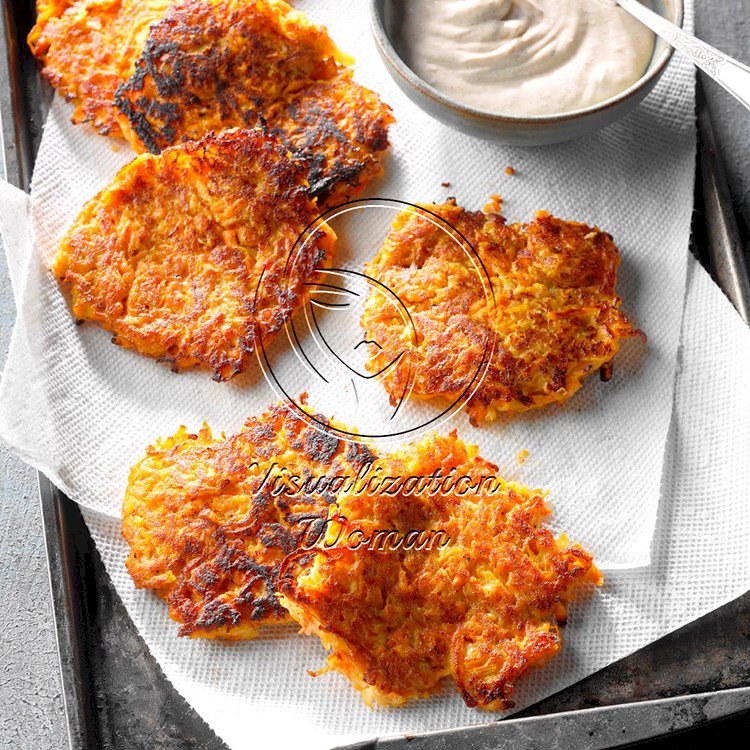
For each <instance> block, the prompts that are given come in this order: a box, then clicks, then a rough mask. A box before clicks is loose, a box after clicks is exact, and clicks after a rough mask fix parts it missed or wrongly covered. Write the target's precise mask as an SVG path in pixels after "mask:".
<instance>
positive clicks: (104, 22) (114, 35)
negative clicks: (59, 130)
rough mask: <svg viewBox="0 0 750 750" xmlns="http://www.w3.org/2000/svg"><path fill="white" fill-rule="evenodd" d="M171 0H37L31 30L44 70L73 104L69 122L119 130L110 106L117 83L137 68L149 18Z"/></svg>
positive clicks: (110, 132)
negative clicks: (73, 109)
mask: <svg viewBox="0 0 750 750" xmlns="http://www.w3.org/2000/svg"><path fill="white" fill-rule="evenodd" d="M169 4H170V0H37V21H36V25H35V26H34V28H33V29H32V30H31V32H30V33H29V37H28V42H29V46H30V47H31V50H32V52H33V53H34V55H36V57H38V58H39V59H40V60H41V61H42V63H43V68H42V73H43V74H44V75H45V76H46V77H47V78H48V79H49V81H50V83H51V84H52V85H53V86H54V87H55V88H56V89H58V91H59V92H60V93H61V94H62V95H63V96H64V97H65V98H66V99H67V100H68V101H72V102H74V104H75V111H74V113H73V122H76V123H82V122H90V123H91V125H92V126H93V127H94V128H96V129H97V130H98V131H99V132H100V133H102V134H103V135H115V136H117V135H122V133H121V131H120V127H119V125H118V123H117V119H118V117H121V115H120V112H119V110H118V109H117V107H115V105H114V97H115V92H116V91H117V88H118V86H120V85H121V84H122V83H124V82H125V81H127V80H128V79H129V78H130V76H131V75H132V74H133V71H134V69H135V61H136V60H137V59H138V56H139V55H140V54H141V51H142V49H143V45H144V43H145V41H146V37H147V36H148V29H149V26H150V25H151V23H153V22H154V21H156V20H157V19H159V18H161V17H162V15H163V14H164V11H165V10H166V9H167V7H168V6H169Z"/></svg>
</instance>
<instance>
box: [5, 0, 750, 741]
mask: <svg viewBox="0 0 750 750" xmlns="http://www.w3.org/2000/svg"><path fill="white" fill-rule="evenodd" d="M697 5H698V23H697V26H698V32H699V34H700V35H701V36H702V37H703V38H704V39H706V40H707V41H709V42H711V43H712V44H714V45H715V46H717V47H719V48H721V49H723V50H725V51H726V52H728V53H729V54H733V55H735V56H736V57H738V58H740V59H742V60H743V61H745V62H747V63H749V64H750V14H749V13H748V3H747V0H698V3H697ZM707 93H708V96H709V100H710V103H711V108H712V111H713V112H714V119H715V124H716V129H717V135H718V137H719V141H720V144H721V147H722V150H723V153H724V155H725V159H726V162H727V169H728V172H729V176H730V182H731V187H732V193H733V196H734V199H735V202H736V205H737V208H738V210H739V211H740V212H741V214H742V215H743V216H744V220H745V224H746V226H747V225H750V116H749V115H748V114H747V112H746V111H745V110H744V109H743V108H742V107H741V106H740V105H739V104H737V103H736V102H734V101H733V100H731V99H730V98H729V97H728V96H726V95H725V94H724V93H723V92H722V91H721V90H720V89H718V87H716V86H709V87H708V92H707ZM0 255H1V254H0ZM13 316H14V308H13V301H12V296H11V293H10V288H9V282H8V277H7V272H6V268H5V260H4V255H2V256H1V257H0V364H2V362H4V360H5V356H6V353H7V346H8V341H9V338H10V332H11V328H12V323H13ZM66 743H67V740H66V733H65V722H64V714H63V703H62V696H61V694H60V679H59V670H58V665H57V654H56V646H55V637H54V626H53V623H52V620H51V612H50V603H49V590H48V581H47V567H46V560H45V554H44V542H43V538H42V530H41V518H40V512H39V504H38V500H37V496H36V480H35V477H34V473H33V472H32V471H31V470H30V469H29V468H28V467H26V466H24V465H23V464H22V463H21V462H20V461H18V460H17V459H16V458H14V457H13V456H11V455H9V454H8V452H7V451H6V450H5V449H4V448H3V447H2V446H0V748H2V750H5V749H6V748H7V749H8V750H64V748H65V747H66V746H67V745H66Z"/></svg>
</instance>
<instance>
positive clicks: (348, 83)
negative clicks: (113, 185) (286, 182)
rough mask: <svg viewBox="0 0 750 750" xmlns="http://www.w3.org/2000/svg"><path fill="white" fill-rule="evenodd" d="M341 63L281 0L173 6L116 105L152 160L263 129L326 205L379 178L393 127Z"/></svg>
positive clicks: (321, 34) (182, 1) (208, 0)
mask: <svg viewBox="0 0 750 750" xmlns="http://www.w3.org/2000/svg"><path fill="white" fill-rule="evenodd" d="M346 61H347V60H346V58H345V57H344V56H343V55H342V53H340V52H339V51H338V49H337V48H336V46H335V45H334V44H333V42H332V41H331V39H330V37H329V36H328V34H327V32H326V30H325V29H324V28H322V27H319V26H316V25H314V24H313V23H311V22H310V21H309V20H308V18H307V16H305V15H304V14H303V13H300V12H298V11H295V10H293V9H292V8H291V7H290V6H289V5H287V3H285V2H283V1H282V0H177V2H175V3H174V5H173V6H172V7H171V8H170V10H169V11H168V12H167V14H166V15H165V17H164V18H163V19H162V20H161V21H159V22H158V23H156V24H154V25H153V26H152V27H151V31H150V33H149V36H148V40H147V41H146V43H145V46H144V49H143V53H142V54H141V56H140V59H139V60H138V63H137V64H136V67H135V71H134V73H133V75H132V77H131V78H130V80H128V81H127V83H125V84H124V85H123V86H122V87H121V88H120V89H119V90H118V93H117V96H116V102H117V105H118V106H119V108H120V109H121V110H122V112H123V114H124V120H126V121H127V123H128V126H125V130H126V136H127V137H128V138H129V140H130V141H131V143H132V144H133V146H134V148H136V149H146V150H148V151H151V152H152V153H157V152H158V151H160V150H161V149H163V148H165V147H167V146H170V145H173V144H175V143H178V142H180V141H182V140H184V139H194V138H200V137H201V136H203V135H204V134H206V133H207V132H209V131H219V130H222V129H225V128H231V127H254V126H261V127H263V128H267V129H269V130H270V131H272V132H274V133H276V134H277V135H279V136H280V137H281V139H282V140H283V141H284V143H285V144H286V146H287V147H288V148H289V149H290V151H291V152H292V154H293V155H294V156H296V157H298V158H299V159H301V160H302V161H303V162H304V163H305V164H306V165H308V166H310V167H311V169H312V172H311V177H310V183H311V186H312V188H313V194H314V195H315V196H317V197H318V198H319V199H320V200H321V203H323V202H325V203H326V204H331V203H332V202H340V201H342V200H344V199H346V198H349V197H352V196H353V195H355V194H356V193H357V192H359V190H361V189H362V187H364V185H365V183H366V182H367V181H369V180H370V179H371V178H372V177H374V176H376V175H378V174H380V172H381V171H382V170H381V167H380V161H379V152H381V151H382V150H384V149H385V148H386V147H387V145H388V136H387V129H388V125H389V124H390V123H391V122H392V120H393V117H392V115H391V113H390V108H389V107H387V106H386V105H384V104H383V103H382V102H381V101H380V99H379V98H378V97H377V95H375V94H374V93H373V92H371V91H369V90H368V89H365V88H363V87H362V86H360V85H359V84H357V83H355V82H354V81H353V80H352V78H351V73H350V71H349V70H348V69H347V68H346V67H345V66H344V65H343V64H342V63H345V62H346Z"/></svg>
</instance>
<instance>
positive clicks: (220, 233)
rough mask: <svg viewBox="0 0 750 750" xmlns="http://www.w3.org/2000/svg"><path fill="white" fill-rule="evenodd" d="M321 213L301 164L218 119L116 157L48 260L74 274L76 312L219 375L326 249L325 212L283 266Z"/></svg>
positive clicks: (125, 341) (243, 362) (286, 309)
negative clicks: (152, 150)
mask: <svg viewBox="0 0 750 750" xmlns="http://www.w3.org/2000/svg"><path fill="white" fill-rule="evenodd" d="M317 215H318V208H317V206H316V204H315V201H314V200H313V199H311V198H310V196H309V194H308V192H307V181H306V179H305V170H304V168H302V167H301V166H300V165H297V164H295V163H294V162H292V161H290V160H289V159H288V158H287V156H286V153H285V152H284V150H283V148H281V147H280V146H279V144H278V142H277V141H276V140H275V139H272V138H270V137H268V136H265V135H263V134H262V133H261V132H260V131H258V130H255V131H248V130H233V131H225V132H224V133H221V134H219V135H216V136H214V135H209V136H206V137H205V138H204V139H203V140H201V141H191V142H188V143H184V144H180V145H179V146H175V147H172V148H169V149H166V150H165V151H163V152H162V153H161V154H159V155H157V156H154V155H151V154H143V155H141V156H139V157H137V158H136V159H135V160H134V161H133V162H131V163H130V164H128V165H127V166H126V167H124V168H123V169H121V170H120V172H119V173H118V174H117V176H116V177H115V179H114V182H113V183H112V184H111V185H110V186H109V187H107V188H106V189H104V190H103V191H102V192H101V193H99V195H97V196H96V197H95V198H94V199H93V200H91V201H90V202H89V203H88V204H87V205H86V206H85V207H84V209H83V211H82V212H81V214H80V215H79V217H78V219H77V220H76V222H75V224H74V225H73V227H72V228H71V229H70V231H69V232H68V234H67V235H66V237H65V238H64V239H63V241H62V243H61V246H60V250H59V253H58V255H57V258H56V260H55V263H54V268H53V270H54V272H55V274H56V275H57V276H58V277H59V278H60V279H61V280H62V281H63V282H65V283H66V284H68V285H70V288H71V291H72V302H73V312H74V313H75V315H76V317H77V318H78V319H79V320H95V321H97V322H98V323H100V324H101V325H102V326H103V327H104V328H106V329H107V330H109V331H111V332H112V333H113V334H114V337H113V339H112V340H113V342H114V343H116V344H121V345H122V346H126V347H131V348H134V349H136V350H138V351H139V352H140V353H141V354H145V355H147V356H150V357H156V358H159V359H161V360H164V361H168V362H169V363H171V365H172V366H173V367H174V368H175V369H179V368H185V367H190V366H193V365H202V366H204V367H207V368H210V369H211V370H212V371H213V376H214V378H215V379H216V380H226V379H228V378H231V377H233V376H234V375H236V374H237V373H239V372H242V371H243V370H245V369H246V368H247V366H248V363H249V361H250V357H251V355H252V352H253V351H254V346H255V344H256V343H257V340H256V336H257V335H258V334H259V333H260V334H261V335H262V336H264V340H266V337H270V336H271V335H273V334H274V333H275V332H277V331H278V330H279V329H280V328H281V327H282V326H283V324H284V322H285V321H286V319H287V318H288V317H289V316H290V315H291V314H292V312H293V311H294V310H295V309H296V307H297V306H298V305H300V304H301V303H302V301H303V299H304V293H305V287H304V284H305V283H306V281H307V280H309V278H310V277H311V276H312V275H313V274H314V273H315V272H316V269H318V268H319V267H320V266H322V265H324V264H325V263H326V262H327V261H328V260H329V259H330V257H331V255H332V252H333V246H334V240H335V235H334V234H333V232H332V231H331V230H330V229H329V228H328V227H327V225H325V224H323V223H321V224H320V225H319V227H318V228H317V230H316V232H315V236H314V238H313V241H312V242H310V243H307V244H306V245H305V247H304V248H302V250H301V251H300V252H299V253H296V254H295V263H294V264H291V265H290V266H289V267H288V268H287V267H286V263H287V260H288V258H289V256H290V254H291V252H292V248H293V247H294V245H295V242H296V241H297V239H298V237H299V236H300V235H301V234H302V233H303V231H304V230H305V229H306V228H307V227H308V225H309V224H310V223H311V222H312V221H314V219H315V218H316V217H317ZM261 275H262V276H263V284H262V285H261V286H260V288H259V279H260V278H261Z"/></svg>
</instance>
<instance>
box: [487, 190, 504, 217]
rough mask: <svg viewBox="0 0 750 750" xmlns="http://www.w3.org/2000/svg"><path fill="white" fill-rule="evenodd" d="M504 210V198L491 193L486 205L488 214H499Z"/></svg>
mask: <svg viewBox="0 0 750 750" xmlns="http://www.w3.org/2000/svg"><path fill="white" fill-rule="evenodd" d="M502 210H503V198H502V196H500V195H491V196H490V200H489V203H487V205H486V206H485V207H484V212H485V213H486V214H499V213H501V212H502Z"/></svg>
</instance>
